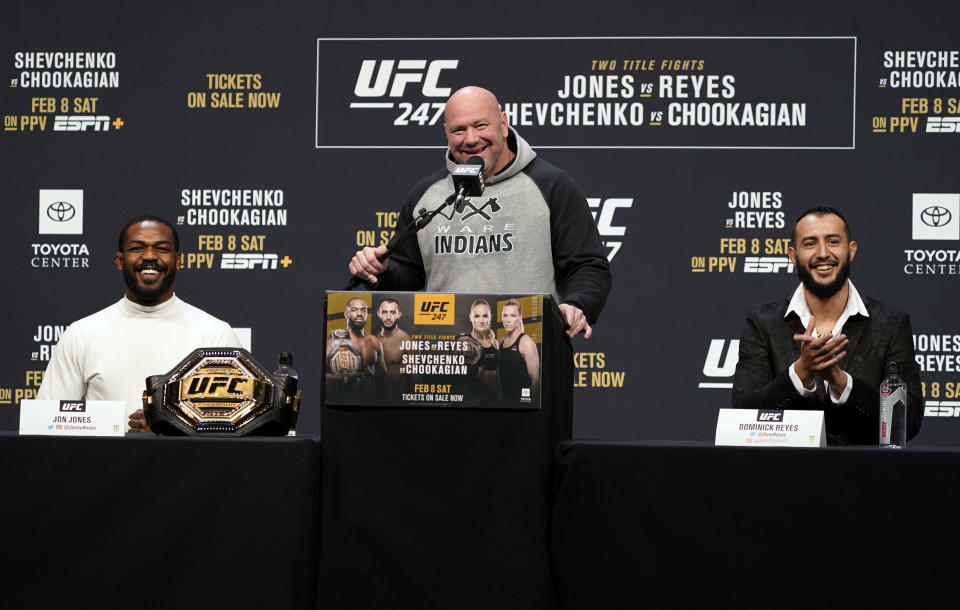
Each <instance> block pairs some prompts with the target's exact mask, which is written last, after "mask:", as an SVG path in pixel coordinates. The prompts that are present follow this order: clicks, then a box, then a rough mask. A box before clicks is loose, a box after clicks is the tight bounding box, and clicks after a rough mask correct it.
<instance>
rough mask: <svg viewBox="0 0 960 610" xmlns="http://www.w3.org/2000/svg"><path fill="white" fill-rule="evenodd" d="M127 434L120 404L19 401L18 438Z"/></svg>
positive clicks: (93, 401)
mask: <svg viewBox="0 0 960 610" xmlns="http://www.w3.org/2000/svg"><path fill="white" fill-rule="evenodd" d="M126 431H127V417H126V415H125V414H124V403H123V401H122V400H33V399H26V400H21V401H20V434H35V435H44V436H123V434H124V432H126Z"/></svg>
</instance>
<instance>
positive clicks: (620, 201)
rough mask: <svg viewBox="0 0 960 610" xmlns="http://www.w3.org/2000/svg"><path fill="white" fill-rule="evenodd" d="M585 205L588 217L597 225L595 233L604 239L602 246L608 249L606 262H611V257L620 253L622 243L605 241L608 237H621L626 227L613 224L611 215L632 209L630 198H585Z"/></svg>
mask: <svg viewBox="0 0 960 610" xmlns="http://www.w3.org/2000/svg"><path fill="white" fill-rule="evenodd" d="M587 205H589V206H590V215H591V216H593V220H594V221H596V223H597V231H599V232H600V237H601V238H602V239H604V242H603V246H604V247H605V248H610V252H609V253H608V254H607V260H608V261H612V260H613V257H614V256H616V255H617V252H619V251H620V248H621V246H623V242H622V241H621V240H620V239H607V238H609V237H614V238H618V237H623V236H624V235H626V233H627V227H626V226H624V225H615V224H613V215H614V214H615V213H616V212H617V210H619V209H621V208H632V207H633V199H632V198H621V197H611V198H609V199H601V198H600V197H587Z"/></svg>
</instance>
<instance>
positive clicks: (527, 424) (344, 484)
mask: <svg viewBox="0 0 960 610" xmlns="http://www.w3.org/2000/svg"><path fill="white" fill-rule="evenodd" d="M356 294H361V293H356ZM361 296H363V297H364V298H366V299H367V303H368V304H369V305H370V306H371V310H372V306H373V304H374V302H375V301H379V300H380V299H381V298H382V297H383V293H374V294H373V295H371V294H369V293H367V294H366V295H362V294H361ZM328 298H329V297H328ZM504 298H506V297H504ZM543 302H544V307H543V312H542V320H541V322H542V331H541V332H542V335H541V338H542V342H541V345H540V348H541V356H542V382H541V408H539V409H520V408H518V409H480V408H470V407H421V408H417V407H402V408H391V407H382V406H374V407H369V406H368V407H364V406H356V405H340V406H330V405H328V404H327V402H326V400H325V401H324V405H323V407H322V420H321V426H322V428H321V433H322V438H323V442H322V444H321V452H322V459H321V464H322V466H321V473H322V490H323V491H322V493H323V498H324V502H323V507H322V522H321V557H320V583H319V593H318V602H319V605H320V607H322V608H324V609H325V610H332V609H347V608H355V609H358V610H369V609H370V608H391V609H398V608H415V609H417V610H425V609H428V608H438V609H444V610H447V609H451V608H456V609H458V610H466V609H470V608H477V609H483V610H489V609H490V608H497V609H501V610H502V609H508V608H517V609H523V610H536V609H540V608H544V609H546V608H551V609H552V608H555V607H556V597H555V593H554V583H553V577H552V574H551V570H550V563H549V554H548V539H549V520H550V514H551V509H552V497H553V478H552V477H553V461H554V460H553V458H554V450H555V447H556V444H557V443H558V442H559V441H560V440H563V439H567V438H569V437H570V435H571V428H572V399H573V391H572V387H573V382H572V375H573V356H572V349H571V345H570V342H569V340H568V339H567V337H566V335H565V334H564V332H563V324H562V322H561V318H560V314H559V311H558V310H557V307H556V305H555V303H553V301H552V299H550V297H549V296H545V297H544V301H543ZM405 315H406V314H405ZM371 317H372V316H371ZM328 322H330V320H329V319H328ZM329 325H330V324H328V326H329ZM401 325H402V323H401ZM373 330H375V327H374V328H372V329H371V332H372V331H373ZM328 383H329V382H328ZM325 391H327V390H326V388H325Z"/></svg>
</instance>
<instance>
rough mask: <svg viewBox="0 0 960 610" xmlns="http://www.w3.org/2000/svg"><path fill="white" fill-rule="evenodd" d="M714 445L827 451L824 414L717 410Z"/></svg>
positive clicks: (821, 412)
mask: <svg viewBox="0 0 960 610" xmlns="http://www.w3.org/2000/svg"><path fill="white" fill-rule="evenodd" d="M714 444H715V445H718V446H719V445H724V446H731V447H826V445H827V435H826V431H825V429H824V425H823V411H799V410H784V411H778V410H774V409H769V410H768V409H720V413H719V415H718V416H717V433H716V438H715V440H714Z"/></svg>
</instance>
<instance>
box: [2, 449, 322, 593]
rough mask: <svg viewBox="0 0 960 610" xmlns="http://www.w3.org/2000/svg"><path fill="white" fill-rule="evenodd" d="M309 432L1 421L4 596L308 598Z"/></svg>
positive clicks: (315, 507) (313, 472)
mask: <svg viewBox="0 0 960 610" xmlns="http://www.w3.org/2000/svg"><path fill="white" fill-rule="evenodd" d="M318 483H319V443H318V442H317V441H316V439H311V438H297V439H294V438H257V439H254V438H245V439H194V438H158V437H155V436H152V435H151V436H147V435H142V436H141V435H132V436H129V437H126V438H49V437H17V436H16V435H13V434H10V433H0V490H2V498H3V499H2V502H0V527H2V528H3V534H2V542H0V547H2V550H0V580H2V584H3V586H2V591H0V601H2V605H3V607H5V608H24V609H26V608H31V609H33V608H124V607H129V608H158V609H159V608H163V609H177V610H181V609H187V608H204V609H210V608H230V609H235V608H258V609H263V608H313V607H314V604H315V595H316V584H317V556H318V548H317V545H318V541H317V536H318V526H317V523H318V515H319V487H318Z"/></svg>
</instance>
